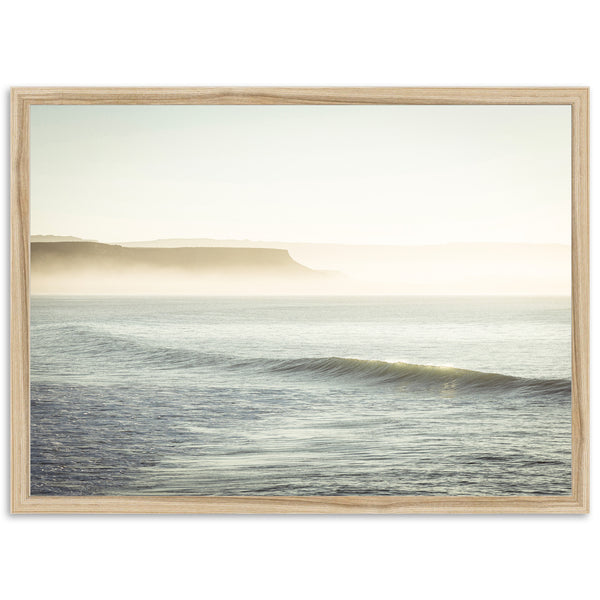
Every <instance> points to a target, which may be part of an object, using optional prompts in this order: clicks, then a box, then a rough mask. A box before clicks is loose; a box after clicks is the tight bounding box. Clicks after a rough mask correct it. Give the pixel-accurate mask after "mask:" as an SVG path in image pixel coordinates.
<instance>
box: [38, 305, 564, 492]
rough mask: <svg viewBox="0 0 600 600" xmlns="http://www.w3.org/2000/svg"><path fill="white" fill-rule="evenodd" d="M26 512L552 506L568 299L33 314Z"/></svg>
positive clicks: (44, 308) (111, 308)
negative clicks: (276, 502)
mask: <svg viewBox="0 0 600 600" xmlns="http://www.w3.org/2000/svg"><path fill="white" fill-rule="evenodd" d="M31 314H32V317H31V318H32V331H31V419H32V423H31V436H32V446H31V451H32V453H31V454H32V455H31V459H32V475H31V486H32V493H34V494H61V495H62V494H67V495H69V494H70V495H85V494H99V495H107V494H125V495H126V494H166V495H171V494H190V495H261V494H263V495H278V494H284V495H336V494H368V495H388V494H394V495H437V494H440V495H444V494H447V495H540V494H543V495H546V494H549V495H563V494H569V493H570V486H571V401H570V397H571V396H570V394H571V367H570V333H571V332H570V301H569V299H568V298H564V297H513V298H508V297H439V296H437V297H394V296H388V297H306V296H302V297H261V298H239V297H221V298H214V297H213V298H211V297H162V298H159V297H117V296H114V297H74V296H70V297H40V296H38V297H33V298H32V304H31Z"/></svg>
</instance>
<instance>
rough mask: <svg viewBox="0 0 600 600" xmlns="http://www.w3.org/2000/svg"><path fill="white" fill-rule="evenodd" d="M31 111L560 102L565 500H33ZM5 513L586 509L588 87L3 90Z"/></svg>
mask: <svg viewBox="0 0 600 600" xmlns="http://www.w3.org/2000/svg"><path fill="white" fill-rule="evenodd" d="M38 104H55V105H56V104H58V105H77V104H87V105H102V104H122V105H124V104H128V105H135V104H170V105H185V104H262V105H269V104H333V105H338V104H422V105H435V104H439V105H457V104H460V105H524V104H525V105H526V104H533V105H535V104H562V105H570V106H571V115H572V159H571V160H572V229H571V231H572V377H573V378H572V494H571V495H570V496H519V497H506V496H502V497H478V496H435V497H433V496H311V497H295V496H294V497H292V496H269V497H264V496H237V497H234V496H226V497H210V496H35V495H34V496H32V495H31V493H30V462H29V461H30V430H29V428H30V420H29V419H30V414H29V393H30V390H29V323H30V322H29V318H30V313H29V258H30V244H29V240H30V237H29V236H30V230H29V222H30V221H29V216H30V215H29V211H30V204H29V190H30V181H29V157H30V147H29V133H30V130H29V123H30V107H31V106H32V105H38ZM10 320H11V321H10V322H11V355H10V372H11V511H12V512H13V513H586V512H589V90H588V89H587V88H381V87H373V88H341V87H340V88H243V87H227V88H225V87H222V88H110V87H105V88H51V87H49V88H43V87H39V88H13V89H12V90H11V315H10Z"/></svg>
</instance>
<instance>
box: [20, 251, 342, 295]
mask: <svg viewBox="0 0 600 600" xmlns="http://www.w3.org/2000/svg"><path fill="white" fill-rule="evenodd" d="M31 276H32V287H33V288H34V292H35V291H36V290H37V291H43V292H44V293H53V292H56V293H59V292H60V291H61V290H65V289H67V290H68V291H69V293H77V292H78V291H87V290H88V288H89V287H90V285H91V287H92V288H93V290H94V291H96V292H99V291H100V292H101V291H103V290H109V291H114V290H120V291H125V292H129V291H140V292H143V291H148V292H153V291H161V292H167V291H169V290H170V291H172V292H173V293H185V292H187V291H193V290H204V291H206V290H207V289H211V290H212V288H215V287H216V288H219V289H225V290H236V289H238V288H242V287H243V288H245V287H246V286H248V285H250V284H253V285H254V286H255V288H256V290H260V288H261V287H262V286H265V285H266V284H268V286H270V287H272V286H273V285H275V286H276V285H278V284H280V283H281V282H288V283H296V284H297V283H304V282H310V283H316V282H322V281H324V280H327V279H330V278H331V277H332V276H333V275H332V274H331V273H325V272H319V271H315V270H313V269H309V268H308V267H305V266H304V265H301V264H299V263H298V262H296V261H295V260H293V259H292V258H291V257H290V255H289V253H288V252H287V250H282V249H272V248H203V247H196V248H127V247H124V246H120V245H117V244H101V243H98V242H85V241H67V242H62V241H52V242H32V244H31ZM242 283H243V285H241V284H242ZM269 289H270V288H269Z"/></svg>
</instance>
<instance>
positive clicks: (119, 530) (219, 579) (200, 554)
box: [0, 0, 600, 600]
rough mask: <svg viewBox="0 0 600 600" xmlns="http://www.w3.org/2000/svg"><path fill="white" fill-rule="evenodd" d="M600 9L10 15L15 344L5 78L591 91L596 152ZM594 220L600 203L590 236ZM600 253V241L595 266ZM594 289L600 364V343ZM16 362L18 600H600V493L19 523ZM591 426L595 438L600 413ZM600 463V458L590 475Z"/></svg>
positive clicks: (5, 526) (304, 7) (474, 0)
mask: <svg viewBox="0 0 600 600" xmlns="http://www.w3.org/2000/svg"><path fill="white" fill-rule="evenodd" d="M597 12H598V11H597V6H596V3H594V2H592V1H586V0H572V1H571V2H568V3H567V2H560V3H559V2H548V0H540V1H536V0H516V1H515V0H504V1H503V2H501V3H489V2H481V1H480V0H454V1H453V2H447V1H443V0H439V1H435V0H433V1H432V0H429V1H428V0H421V1H420V2H415V1H410V2H402V1H396V2H385V1H380V0H371V1H370V2H361V3H359V2H352V1H351V0H343V1H332V0H303V1H302V2H299V1H293V2H281V1H279V2H278V1H276V0H253V1H251V2H244V1H242V0H239V1H236V0H219V1H213V2H201V1H198V2H182V1H180V0H171V1H170V2H164V3H163V2H161V3H152V2H134V1H131V0H104V1H103V2H98V3H87V2H78V1H74V0H54V1H52V2H41V1H40V2H35V1H31V0H30V1H27V0H21V1H20V2H17V1H16V0H13V1H11V2H9V3H7V4H5V5H4V7H3V9H2V34H1V35H0V44H1V46H2V51H1V52H0V65H1V68H0V70H1V74H2V82H1V84H2V88H1V91H0V98H1V101H2V120H1V125H0V126H1V127H2V140H3V143H2V144H1V147H0V151H1V152H2V164H3V165H4V166H3V169H2V176H3V178H4V185H3V190H4V194H5V203H4V207H5V208H4V210H3V211H2V216H3V219H4V227H3V230H2V233H3V243H2V244H1V245H0V249H1V251H2V255H3V256H2V263H1V264H2V268H3V269H4V281H5V282H6V292H5V294H4V295H3V297H2V301H3V303H4V304H3V306H4V312H3V314H4V319H3V320H2V322H1V326H2V335H3V339H5V340H8V306H9V304H8V193H9V169H8V164H9V158H8V152H9V135H8V114H9V112H8V111H9V86H11V85H13V86H22V85H234V84H235V85H402V86H427V85H448V86H459V85H468V86H502V85H577V86H578V85H587V86H590V87H591V88H592V120H593V125H592V158H594V156H595V153H594V141H595V139H596V138H597V136H596V135H595V133H597V131H595V130H596V129H597V128H596V123H597V121H596V119H595V118H594V117H595V115H596V112H597V110H598V108H599V106H598V98H599V97H600V92H598V90H599V89H600V70H599V69H598V62H597V53H598V50H599V46H600V44H599V42H598V32H597V26H598V14H597ZM596 165H597V163H595V161H594V160H592V166H593V169H592V182H594V181H595V179H596V178H597V175H598V168H596ZM598 225H599V224H598V213H597V211H596V210H595V209H594V198H592V236H593V232H595V231H598ZM599 253H600V247H599V246H598V244H592V265H593V266H595V265H596V263H597V260H596V259H597V258H598V254H599ZM594 255H595V256H594ZM594 283H595V281H594V278H593V279H592V304H593V309H594V310H593V314H592V369H593V366H594V362H595V357H596V354H595V352H594V350H595V347H596V344H597V343H598V341H599V340H600V326H598V324H597V321H596V319H595V315H596V310H595V309H597V308H598V302H600V301H599V300H598V297H597V294H596V293H595V289H594ZM594 305H595V306H594ZM3 351H4V353H5V360H3V362H2V369H3V371H2V374H3V380H4V386H3V389H4V400H5V409H4V412H3V416H4V420H5V425H4V426H3V428H2V432H3V434H4V435H3V439H2V444H1V446H0V449H1V452H2V459H1V460H0V465H1V467H2V474H1V477H0V481H1V483H2V486H3V493H2V496H1V498H2V509H3V510H2V513H1V516H0V528H1V533H0V536H1V539H2V544H1V548H2V554H3V556H2V558H1V560H0V572H2V573H3V576H2V578H1V580H0V581H1V583H0V593H2V594H3V596H4V597H5V598H11V599H19V598H26V599H29V598H44V599H54V598H64V599H70V598H78V599H80V598H81V599H86V600H87V599H90V598H91V599H93V598H126V597H127V598H178V597H188V596H189V597H205V598H238V597H240V598H255V597H256V598H258V597H267V598H296V597H298V598H299V597H311V598H339V597H343V596H345V597H365V598H377V597H390V596H400V597H406V598H418V599H420V598H423V599H429V598H432V599H433V598H435V599H437V598H478V599H479V598H486V599H495V598H513V599H520V598H544V599H554V598H566V597H567V596H571V595H572V596H576V595H581V597H585V598H594V597H598V596H597V595H596V594H598V593H599V589H600V575H598V573H597V570H598V564H599V563H598V559H599V558H600V556H599V555H598V554H599V552H598V550H599V547H600V543H599V540H600V515H599V514H598V511H599V510H600V508H599V505H598V502H597V498H594V499H593V501H592V514H591V515H589V516H554V517H550V516H537V517H532V516H479V517H456V516H454V517H452V516H420V517H419V516H417V517H415V516H412V517H407V516H387V517H384V516H355V517H350V516H330V517H309V516H297V517H283V516H262V517H246V516H222V517H214V516H204V517H202V516H201V517H190V516H173V517H158V516H154V517H147V516H132V517H129V516H120V517H119V516H117V517H110V516H104V517H103V516H79V517H76V516H69V517H63V516H30V517H25V516H9V514H8V510H9V508H8V425H7V423H8V395H9V394H8V343H7V342H6V343H5V345H4V346H3ZM595 384H596V379H595V378H593V379H592V405H593V404H595V401H596V400H597V394H596V393H595V391H596V385H595ZM592 417H593V419H592V436H593V438H596V439H597V436H598V434H599V427H598V419H597V411H596V410H594V409H593V414H592ZM592 449H593V457H592V458H593V459H594V455H595V456H596V457H597V452H595V450H597V444H593V447H592ZM599 463H600V460H592V479H593V482H594V483H597V481H598V476H599V472H598V471H599V469H598V464H599ZM597 493H598V486H597V485H592V497H594V494H597ZM594 552H596V556H594ZM5 593H6V594H7V595H4V594H5Z"/></svg>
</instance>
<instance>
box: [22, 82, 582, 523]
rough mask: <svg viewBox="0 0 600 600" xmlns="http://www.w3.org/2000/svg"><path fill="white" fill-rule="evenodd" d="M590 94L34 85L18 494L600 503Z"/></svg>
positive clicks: (120, 504) (220, 506) (390, 506)
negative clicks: (596, 493)
mask: <svg viewBox="0 0 600 600" xmlns="http://www.w3.org/2000/svg"><path fill="white" fill-rule="evenodd" d="M588 106H589V101H588V90H587V89H586V88H422V89H417V88H180V89H177V88H16V89H13V90H12V98H11V119H12V130H11V131H12V133H11V156H12V166H11V168H12V171H11V174H12V178H11V181H12V185H11V249H12V266H11V300H12V302H11V385H12V389H11V402H12V412H11V421H12V422H11V436H12V440H11V443H12V511H13V512H15V513H584V512H587V511H588V510H589V509H588V507H589V239H588V238H589V235H588V155H589V150H588V130H589V119H588Z"/></svg>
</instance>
